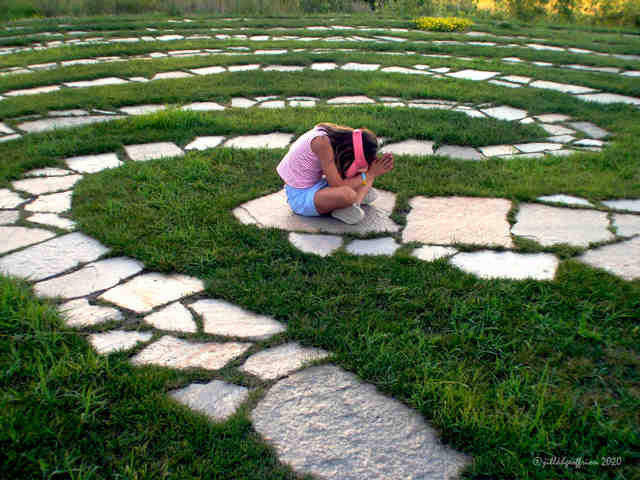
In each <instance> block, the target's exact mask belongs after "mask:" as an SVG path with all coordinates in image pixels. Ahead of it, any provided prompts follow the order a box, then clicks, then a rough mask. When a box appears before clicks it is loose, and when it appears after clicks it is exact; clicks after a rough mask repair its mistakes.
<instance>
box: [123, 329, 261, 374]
mask: <svg viewBox="0 0 640 480" xmlns="http://www.w3.org/2000/svg"><path fill="white" fill-rule="evenodd" d="M250 347H251V343H231V342H229V343H191V342H187V341H186V340H180V339H178V338H175V337H172V336H170V335H165V336H164V337H162V338H161V339H160V340H158V341H157V342H154V343H152V344H151V345H149V346H148V347H147V348H145V349H144V350H142V351H141V352H140V353H138V354H137V355H136V356H135V357H133V358H132V359H131V363H132V364H134V365H159V366H161V367H170V368H178V369H183V368H204V369H207V370H218V369H220V368H222V367H224V366H225V365H226V364H227V363H229V362H230V361H231V360H233V359H235V358H237V357H239V356H240V355H242V354H243V353H244V352H246V351H247V350H248V349H249V348H250Z"/></svg>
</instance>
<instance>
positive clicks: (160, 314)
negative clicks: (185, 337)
mask: <svg viewBox="0 0 640 480" xmlns="http://www.w3.org/2000/svg"><path fill="white" fill-rule="evenodd" d="M144 321H145V322H147V323H148V324H150V325H151V326H153V327H155V328H157V329H159V330H172V331H176V332H187V333H195V332H197V331H198V326H197V325H196V322H195V320H194V319H193V315H191V312H190V311H189V310H188V309H187V307H185V306H184V305H182V304H181V303H180V302H175V303H172V304H170V305H167V306H166V307H164V308H162V309H161V310H158V311H157V312H154V313H152V314H150V315H147V316H146V317H145V318H144Z"/></svg>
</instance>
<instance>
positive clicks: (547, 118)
mask: <svg viewBox="0 0 640 480" xmlns="http://www.w3.org/2000/svg"><path fill="white" fill-rule="evenodd" d="M570 118H571V117H569V116H568V115H562V114H560V113H545V114H543V115H536V119H537V120H539V121H541V122H545V123H556V122H566V121H567V120H569V119H570Z"/></svg>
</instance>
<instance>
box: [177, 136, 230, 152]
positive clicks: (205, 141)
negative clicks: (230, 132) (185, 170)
mask: <svg viewBox="0 0 640 480" xmlns="http://www.w3.org/2000/svg"><path fill="white" fill-rule="evenodd" d="M223 141H224V137H196V139H195V140H194V141H193V142H191V143H190V144H189V145H187V146H186V147H184V149H185V150H206V149H208V148H214V147H217V146H218V145H220V144H221V143H222V142H223Z"/></svg>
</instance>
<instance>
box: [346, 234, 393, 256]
mask: <svg viewBox="0 0 640 480" xmlns="http://www.w3.org/2000/svg"><path fill="white" fill-rule="evenodd" d="M398 248H400V245H398V244H397V243H396V241H395V240H394V239H393V238H391V237H386V238H373V239H370V240H353V241H352V242H351V243H349V244H348V245H347V246H346V248H345V250H346V251H347V252H348V253H351V254H353V255H385V256H391V255H393V254H394V253H395V252H396V250H397V249H398Z"/></svg>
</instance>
